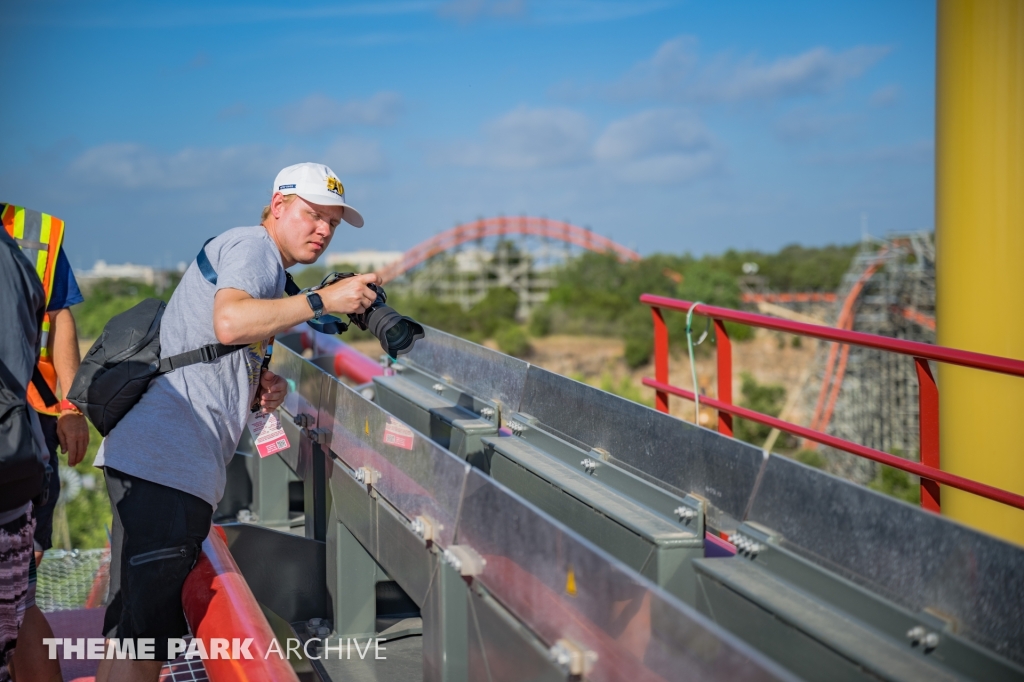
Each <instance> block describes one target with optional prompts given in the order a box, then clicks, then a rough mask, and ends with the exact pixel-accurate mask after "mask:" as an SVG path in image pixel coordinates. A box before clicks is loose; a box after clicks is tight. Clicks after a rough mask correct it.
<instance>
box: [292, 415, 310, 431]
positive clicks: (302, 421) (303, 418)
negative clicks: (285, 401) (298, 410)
mask: <svg viewBox="0 0 1024 682" xmlns="http://www.w3.org/2000/svg"><path fill="white" fill-rule="evenodd" d="M292 421H293V422H295V425H296V426H298V427H299V428H300V429H304V428H306V427H307V426H311V425H312V424H313V415H311V414H305V413H303V414H297V415H295V416H294V417H292Z"/></svg>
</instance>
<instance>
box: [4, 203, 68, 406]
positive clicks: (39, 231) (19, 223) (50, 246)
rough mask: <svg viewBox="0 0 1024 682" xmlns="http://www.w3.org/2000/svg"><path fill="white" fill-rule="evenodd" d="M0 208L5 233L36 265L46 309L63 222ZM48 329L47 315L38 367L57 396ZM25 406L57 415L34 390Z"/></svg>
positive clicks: (29, 393)
mask: <svg viewBox="0 0 1024 682" xmlns="http://www.w3.org/2000/svg"><path fill="white" fill-rule="evenodd" d="M0 207H2V211H0V220H2V221H3V224H4V229H6V230H7V233H8V234H9V235H11V237H13V238H14V239H15V240H17V242H18V246H19V247H20V248H21V252H22V253H23V254H25V257H26V258H28V260H29V262H30V263H33V264H34V265H35V270H36V274H37V275H38V276H39V280H40V281H41V282H42V283H43V291H44V292H45V293H46V305H47V306H49V304H50V296H51V295H52V293H53V280H54V271H55V270H56V268H57V254H58V253H59V252H60V246H61V242H62V241H63V240H64V221H63V220H61V219H60V218H56V217H54V216H50V215H47V214H45V213H40V212H39V211H33V210H30V209H26V208H22V207H21V206H12V205H10V204H0ZM50 329H51V323H50V315H49V313H47V314H46V315H45V316H44V317H43V326H42V331H41V333H40V335H39V365H38V367H39V370H40V372H41V373H42V375H43V378H44V379H45V380H46V383H47V385H49V387H50V390H51V391H52V392H53V393H55V394H56V392H57V372H56V370H55V369H54V367H53V361H52V358H51V353H50V349H49V345H50V343H49V342H50ZM28 402H29V404H30V405H31V406H32V407H33V408H35V409H36V410H37V411H39V412H42V413H44V414H59V411H57V412H55V411H54V410H51V409H49V408H47V406H46V405H45V404H44V403H43V401H42V400H41V399H40V398H39V395H38V392H37V391H36V390H35V387H33V386H30V387H29V389H28ZM54 407H55V406H54Z"/></svg>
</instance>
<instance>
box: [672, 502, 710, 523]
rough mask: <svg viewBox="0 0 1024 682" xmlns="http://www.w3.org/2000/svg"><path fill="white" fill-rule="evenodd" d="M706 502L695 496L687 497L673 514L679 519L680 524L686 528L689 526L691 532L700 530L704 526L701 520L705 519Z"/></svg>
mask: <svg viewBox="0 0 1024 682" xmlns="http://www.w3.org/2000/svg"><path fill="white" fill-rule="evenodd" d="M704 504H705V502H704V500H702V499H700V498H699V497H695V496H693V495H687V496H686V497H684V498H683V503H682V504H681V505H679V506H678V507H676V508H675V509H674V510H673V513H674V514H675V515H676V517H677V518H678V519H679V523H681V524H683V525H684V526H689V527H690V529H691V530H700V529H701V528H702V524H701V523H700V521H701V519H703V518H704V509H705V507H704Z"/></svg>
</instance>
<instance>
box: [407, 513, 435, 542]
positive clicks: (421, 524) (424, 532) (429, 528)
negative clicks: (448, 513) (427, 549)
mask: <svg viewBox="0 0 1024 682" xmlns="http://www.w3.org/2000/svg"><path fill="white" fill-rule="evenodd" d="M409 528H410V529H412V532H413V533H415V534H416V535H418V536H419V537H421V538H423V541H424V542H426V543H427V545H430V544H432V543H433V542H434V540H436V539H437V532H438V531H439V530H441V528H443V526H441V525H440V524H439V523H437V522H436V521H434V520H433V519H431V518H430V517H429V516H417V517H416V518H414V519H413V520H412V521H410V522H409Z"/></svg>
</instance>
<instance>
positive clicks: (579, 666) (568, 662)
mask: <svg viewBox="0 0 1024 682" xmlns="http://www.w3.org/2000/svg"><path fill="white" fill-rule="evenodd" d="M548 654H549V655H550V656H551V660H552V661H554V662H555V665H557V666H558V667H559V668H561V669H562V670H563V671H565V672H566V673H567V674H568V675H571V676H573V677H583V676H584V675H587V674H589V673H590V671H591V670H592V669H593V667H594V663H596V662H597V654H596V653H594V652H593V651H588V650H586V649H584V648H583V647H581V646H580V645H578V644H576V643H575V642H572V641H570V640H568V639H560V640H558V641H557V642H555V645H554V646H553V647H551V649H549V650H548Z"/></svg>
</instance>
